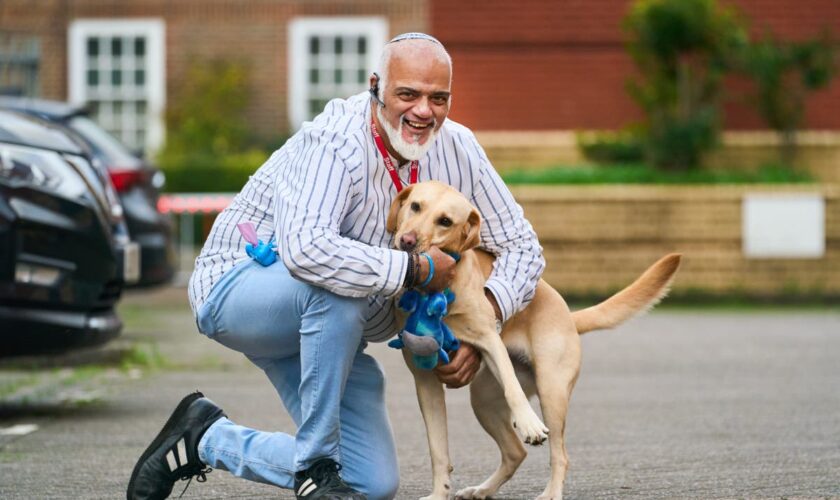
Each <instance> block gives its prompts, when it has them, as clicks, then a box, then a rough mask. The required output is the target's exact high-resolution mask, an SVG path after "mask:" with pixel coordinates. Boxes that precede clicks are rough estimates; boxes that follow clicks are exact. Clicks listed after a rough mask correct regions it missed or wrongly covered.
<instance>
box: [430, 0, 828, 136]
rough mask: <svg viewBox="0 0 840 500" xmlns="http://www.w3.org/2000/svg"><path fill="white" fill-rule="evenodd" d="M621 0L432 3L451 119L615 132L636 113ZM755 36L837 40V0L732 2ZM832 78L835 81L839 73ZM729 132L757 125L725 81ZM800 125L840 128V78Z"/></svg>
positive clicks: (491, 125)
mask: <svg viewBox="0 0 840 500" xmlns="http://www.w3.org/2000/svg"><path fill="white" fill-rule="evenodd" d="M631 3H632V2H631V1H630V0H598V1H594V0H565V1H558V0H523V1H519V2H510V1H502V0H485V1H475V0H469V1H460V2H445V1H441V0H433V1H432V2H431V14H430V16H431V21H430V23H431V29H432V32H433V33H434V34H435V36H437V37H439V38H440V39H441V41H443V42H444V44H446V46H447V48H448V49H449V51H450V53H451V54H452V57H453V59H454V64H455V70H454V77H455V78H454V83H453V93H454V95H455V100H454V102H453V104H454V107H453V111H452V118H454V119H456V120H459V121H462V122H464V123H465V124H468V125H469V126H471V127H472V128H475V129H480V130H523V129H524V130H550V129H578V128H617V127H621V126H624V125H627V124H628V123H630V122H632V121H633V120H636V119H638V118H639V117H640V113H639V110H638V108H637V106H636V105H635V103H634V102H633V101H632V100H631V99H630V98H629V97H628V95H627V92H626V90H625V82H626V81H627V80H628V79H629V78H630V76H631V75H632V72H633V64H632V61H631V60H630V58H629V57H628V56H627V55H626V52H625V49H624V45H623V43H624V42H623V39H624V34H623V32H622V29H621V22H622V19H623V17H624V16H625V14H626V12H627V10H628V8H629V6H630V5H631ZM726 3H728V4H730V5H734V6H735V7H736V8H737V9H738V10H739V11H740V12H742V13H743V14H744V15H745V16H746V17H748V18H749V19H751V23H750V24H751V26H752V29H753V31H754V32H756V33H762V32H764V31H766V30H767V29H771V30H773V31H774V32H775V33H777V34H778V35H779V36H782V37H785V38H789V39H803V38H808V37H811V36H814V35H816V34H818V33H820V31H821V30H822V29H823V28H824V27H827V26H830V27H832V28H833V29H834V32H835V33H836V34H837V35H838V36H840V1H838V0H734V1H731V2H726ZM839 80H840V79H839ZM728 89H729V90H730V91H731V92H730V93H731V94H732V96H731V97H730V98H729V100H728V101H727V104H726V106H725V111H726V115H727V118H726V125H727V128H731V129H755V128H762V124H761V121H760V120H759V119H758V117H757V116H755V114H754V113H753V112H752V111H751V110H750V109H748V107H747V106H745V105H744V104H743V103H742V102H739V101H738V99H739V97H738V96H741V95H743V94H742V93H741V92H737V91H739V90H743V86H741V87H738V86H737V85H734V86H733V85H730V86H729V87H728ZM806 128H812V129H833V130H838V129H840V81H835V82H834V83H833V85H832V86H831V87H830V88H829V89H827V90H823V91H821V92H819V93H817V94H815V95H813V96H812V97H811V98H810V99H809V101H808V103H807V110H806Z"/></svg>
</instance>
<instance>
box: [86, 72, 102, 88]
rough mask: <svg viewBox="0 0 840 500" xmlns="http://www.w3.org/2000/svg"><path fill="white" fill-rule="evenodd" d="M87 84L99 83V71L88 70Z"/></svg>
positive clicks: (96, 84)
mask: <svg viewBox="0 0 840 500" xmlns="http://www.w3.org/2000/svg"><path fill="white" fill-rule="evenodd" d="M87 84H88V86H89V87H96V86H98V85H99V71H96V70H95V69H89V70H88V72H87Z"/></svg>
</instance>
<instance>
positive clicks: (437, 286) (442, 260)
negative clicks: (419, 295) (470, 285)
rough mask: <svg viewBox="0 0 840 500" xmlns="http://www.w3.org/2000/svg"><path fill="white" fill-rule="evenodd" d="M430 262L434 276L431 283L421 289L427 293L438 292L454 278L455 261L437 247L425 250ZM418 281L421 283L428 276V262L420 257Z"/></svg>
mask: <svg viewBox="0 0 840 500" xmlns="http://www.w3.org/2000/svg"><path fill="white" fill-rule="evenodd" d="M426 253H427V254H429V257H431V258H432V262H434V264H435V275H434V276H432V281H430V282H429V284H428V285H426V286H425V287H423V288H422V289H423V290H424V291H427V292H439V291H441V290H443V289H444V288H446V287H448V286H449V284H450V283H452V280H453V279H454V278H455V264H457V262H455V259H453V258H452V256H450V255H449V254H447V253H445V252H444V251H442V250H441V249H440V248H438V247H429V249H428V250H426ZM418 258H419V259H420V261H419V262H420V279H418V280H417V281H418V282H419V283H422V282H423V281H424V280H425V279H426V278H427V277H428V276H429V260H428V259H426V257H424V256H422V255H420V256H418Z"/></svg>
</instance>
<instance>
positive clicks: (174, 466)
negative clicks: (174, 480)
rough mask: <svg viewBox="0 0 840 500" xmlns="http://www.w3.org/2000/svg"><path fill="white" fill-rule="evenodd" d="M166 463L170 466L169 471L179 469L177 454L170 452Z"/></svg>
mask: <svg viewBox="0 0 840 500" xmlns="http://www.w3.org/2000/svg"><path fill="white" fill-rule="evenodd" d="M166 463H168V464H169V471H170V472H172V471H174V470H175V469H177V468H178V462H176V461H175V452H174V451H172V450H169V453H167V454H166Z"/></svg>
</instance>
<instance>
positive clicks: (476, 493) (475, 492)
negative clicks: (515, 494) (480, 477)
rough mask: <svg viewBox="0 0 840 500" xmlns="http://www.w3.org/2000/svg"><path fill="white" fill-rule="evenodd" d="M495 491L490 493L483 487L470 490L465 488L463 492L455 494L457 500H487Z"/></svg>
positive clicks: (471, 487)
mask: <svg viewBox="0 0 840 500" xmlns="http://www.w3.org/2000/svg"><path fill="white" fill-rule="evenodd" d="M493 493H495V491H489V490H488V489H486V488H482V487H481V486H470V487H468V488H464V489H462V490H458V493H456V494H455V500H468V499H481V500H483V499H485V498H488V497H489V496H491V495H492V494H493Z"/></svg>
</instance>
